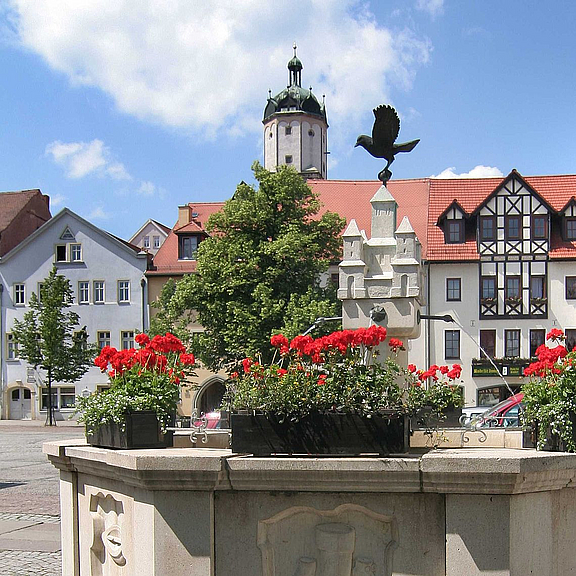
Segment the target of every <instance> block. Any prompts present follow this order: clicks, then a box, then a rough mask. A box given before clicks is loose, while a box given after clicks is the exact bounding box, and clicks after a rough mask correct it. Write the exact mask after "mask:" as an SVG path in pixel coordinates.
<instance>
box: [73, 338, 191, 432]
mask: <svg viewBox="0 0 576 576" xmlns="http://www.w3.org/2000/svg"><path fill="white" fill-rule="evenodd" d="M135 339H136V342H137V344H139V348H130V349H128V350H116V348H113V347H111V346H105V347H104V348H102V350H101V351H100V355H99V356H98V357H97V358H96V359H95V360H94V363H95V364H96V366H98V367H99V368H100V370H101V371H102V372H105V373H107V375H108V378H109V382H110V388H108V389H106V390H103V391H102V392H98V393H96V394H92V395H91V396H89V397H87V398H84V397H81V396H79V397H77V399H76V412H77V413H79V414H80V416H79V418H78V420H79V421H80V422H85V424H86V429H87V432H88V433H91V432H93V431H94V430H95V429H96V428H97V427H98V426H100V425H101V424H104V423H111V422H116V423H118V424H121V425H123V424H124V416H125V415H126V414H127V413H130V412H136V411H141V410H151V411H154V412H155V413H156V416H157V418H158V421H159V422H160V425H161V427H162V428H163V429H165V428H166V426H167V424H168V422H169V421H170V419H171V418H172V417H173V416H174V414H175V412H176V406H177V404H178V402H179V400H180V387H181V386H182V385H183V379H184V378H185V377H186V376H187V375H192V372H191V370H192V368H193V366H194V364H195V359H194V355H193V354H188V353H187V352H186V348H185V347H184V345H183V344H182V342H181V341H180V340H179V339H178V338H176V336H174V335H173V334H170V333H169V332H167V333H166V334H165V335H164V336H161V335H157V336H154V338H152V339H150V338H149V337H148V336H147V335H146V334H137V335H136V338H135Z"/></svg>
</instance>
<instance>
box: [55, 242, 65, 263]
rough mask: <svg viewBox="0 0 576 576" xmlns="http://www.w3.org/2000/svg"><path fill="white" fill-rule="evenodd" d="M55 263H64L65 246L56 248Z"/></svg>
mask: <svg viewBox="0 0 576 576" xmlns="http://www.w3.org/2000/svg"><path fill="white" fill-rule="evenodd" d="M56 262H66V244H58V245H57V246H56Z"/></svg>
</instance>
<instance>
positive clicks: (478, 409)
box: [460, 406, 492, 426]
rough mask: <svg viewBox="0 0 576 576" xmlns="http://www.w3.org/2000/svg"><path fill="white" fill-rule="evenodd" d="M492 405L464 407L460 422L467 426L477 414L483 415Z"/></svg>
mask: <svg viewBox="0 0 576 576" xmlns="http://www.w3.org/2000/svg"><path fill="white" fill-rule="evenodd" d="M491 408H492V406H468V407H465V408H462V416H460V424H461V425H462V426H467V425H468V423H469V422H470V421H471V420H472V419H473V418H475V417H476V416H481V415H482V414H484V412H486V410H490V409H491Z"/></svg>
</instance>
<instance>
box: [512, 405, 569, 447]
mask: <svg viewBox="0 0 576 576" xmlns="http://www.w3.org/2000/svg"><path fill="white" fill-rule="evenodd" d="M569 417H570V420H571V421H572V440H573V441H574V443H575V444H576V414H574V413H573V412H571V413H570V416H569ZM537 444H538V425H537V424H532V426H529V427H528V428H527V429H525V430H524V431H523V433H522V447H523V448H536V446H537ZM542 450H543V451H545V452H567V449H566V442H564V440H562V438H560V436H558V434H553V433H552V431H551V430H550V429H548V430H547V431H546V442H545V443H544V446H543V447H542Z"/></svg>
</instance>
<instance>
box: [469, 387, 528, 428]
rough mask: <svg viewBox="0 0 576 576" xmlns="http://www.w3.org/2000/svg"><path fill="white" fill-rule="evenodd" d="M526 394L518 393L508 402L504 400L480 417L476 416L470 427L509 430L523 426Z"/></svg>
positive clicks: (508, 399) (507, 399)
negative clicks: (523, 403) (522, 415)
mask: <svg viewBox="0 0 576 576" xmlns="http://www.w3.org/2000/svg"><path fill="white" fill-rule="evenodd" d="M523 398H524V392H518V394H514V396H510V398H506V400H502V402H499V403H498V404H496V406H492V408H489V409H488V410H486V412H484V413H483V414H481V415H479V416H475V417H474V418H473V419H472V420H471V421H470V425H471V426H472V427H476V428H508V427H513V426H515V427H517V426H520V425H521V422H520V412H521V410H522V400H523Z"/></svg>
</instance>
